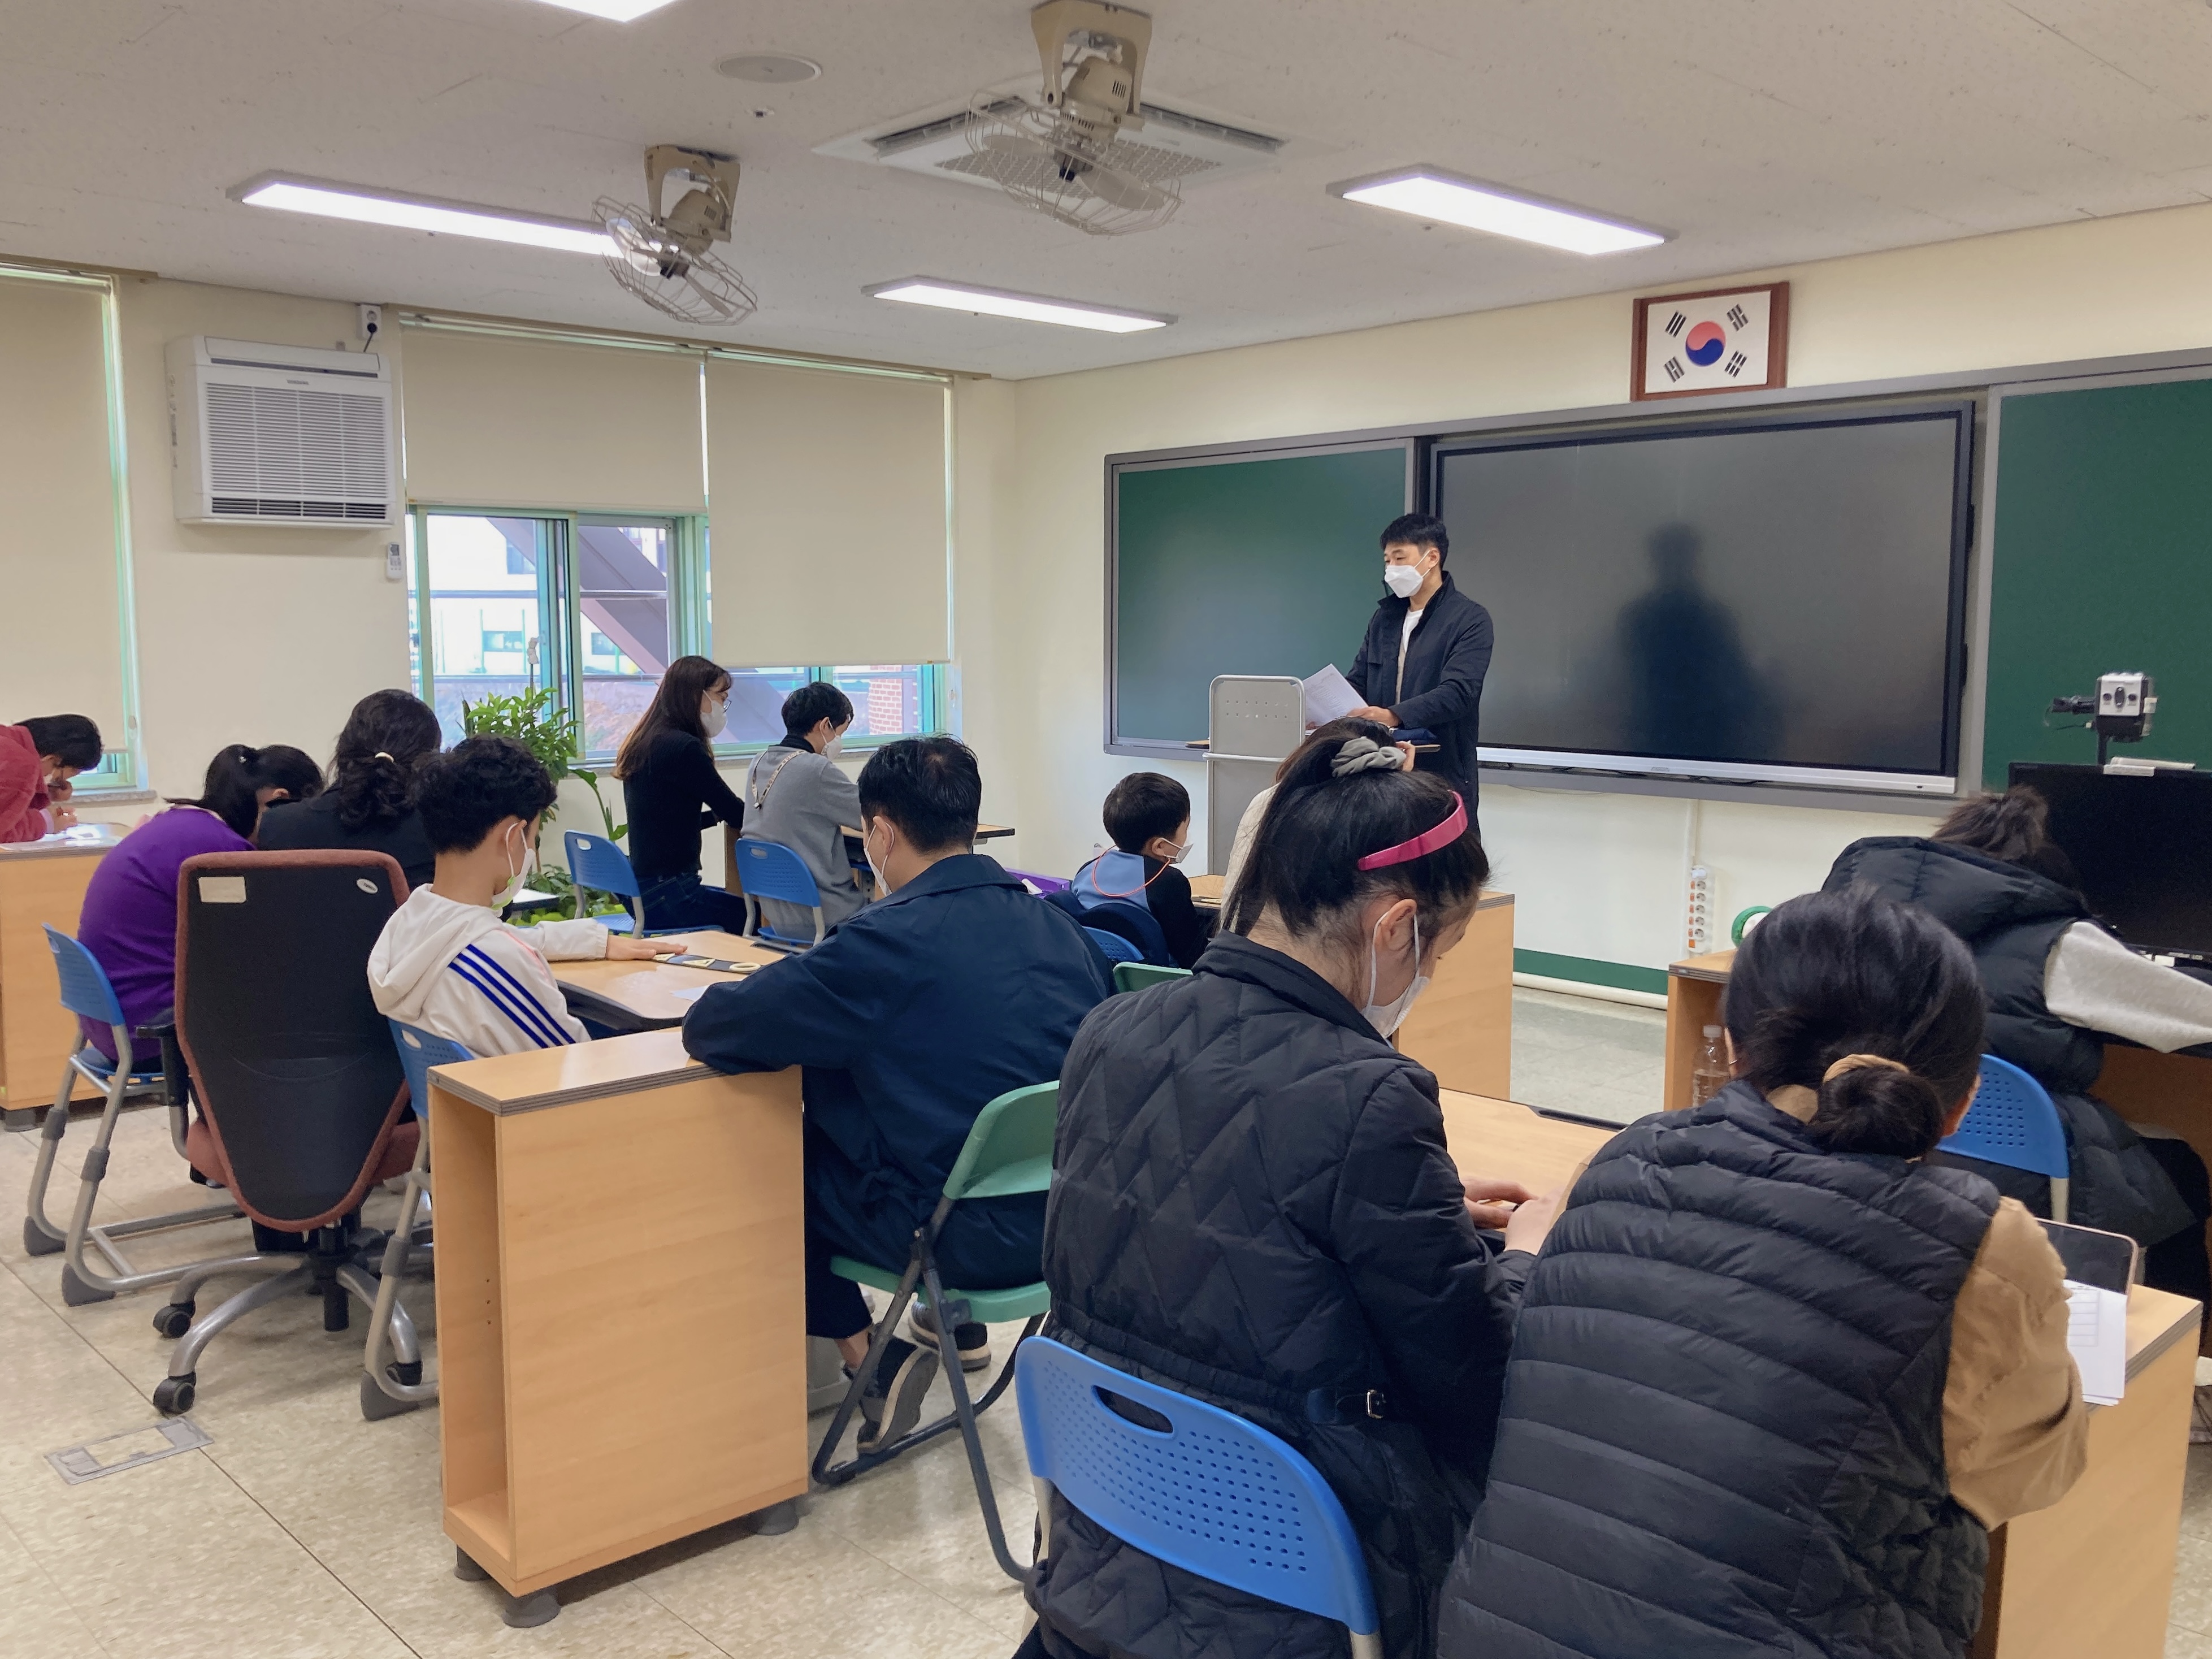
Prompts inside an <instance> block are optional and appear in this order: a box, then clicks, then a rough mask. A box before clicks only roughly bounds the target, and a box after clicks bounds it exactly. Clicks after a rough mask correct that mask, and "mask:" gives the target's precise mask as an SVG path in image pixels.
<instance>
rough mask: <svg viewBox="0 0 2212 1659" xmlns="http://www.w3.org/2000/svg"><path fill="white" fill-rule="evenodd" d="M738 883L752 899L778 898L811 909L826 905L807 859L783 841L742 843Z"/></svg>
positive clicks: (749, 839) (745, 840) (745, 839)
mask: <svg viewBox="0 0 2212 1659" xmlns="http://www.w3.org/2000/svg"><path fill="white" fill-rule="evenodd" d="M738 884H739V885H741V886H742V887H744V890H745V896H747V897H748V898H767V899H775V900H777V901H779V902H781V903H784V904H803V905H805V906H806V907H807V908H809V909H812V908H815V907H816V906H817V905H819V904H820V903H821V902H822V890H821V889H820V888H818V887H817V886H816V885H815V884H814V872H812V871H811V870H809V869H808V868H807V867H806V863H805V860H803V859H801V858H800V857H799V854H796V853H794V852H793V851H792V850H791V848H788V847H786V846H785V845H784V844H783V843H782V842H780V841H756V840H754V839H753V838H752V837H751V836H743V837H741V838H740V839H739V840H738Z"/></svg>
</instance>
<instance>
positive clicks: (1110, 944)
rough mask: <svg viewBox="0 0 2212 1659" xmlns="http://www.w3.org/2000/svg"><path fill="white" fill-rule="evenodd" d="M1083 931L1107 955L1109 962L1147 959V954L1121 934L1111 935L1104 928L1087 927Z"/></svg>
mask: <svg viewBox="0 0 2212 1659" xmlns="http://www.w3.org/2000/svg"><path fill="white" fill-rule="evenodd" d="M1083 931H1084V932H1085V933H1088V934H1089V935H1090V936H1091V943H1092V944H1093V945H1097V947H1098V948H1099V949H1100V950H1101V951H1104V952H1105V953H1106V960H1107V961H1109V962H1111V963H1124V962H1142V961H1144V959H1145V953H1144V952H1143V951H1139V949H1138V948H1137V947H1136V946H1135V945H1132V944H1131V943H1130V942H1129V941H1128V940H1127V939H1123V938H1122V937H1121V935H1120V934H1119V933H1108V932H1107V931H1106V930H1105V929H1104V928H1103V927H1086V928H1085V929H1084V930H1083Z"/></svg>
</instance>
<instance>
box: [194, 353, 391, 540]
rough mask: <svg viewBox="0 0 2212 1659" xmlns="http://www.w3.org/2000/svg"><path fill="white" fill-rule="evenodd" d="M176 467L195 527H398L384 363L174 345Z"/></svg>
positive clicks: (374, 358)
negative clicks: (209, 525)
mask: <svg viewBox="0 0 2212 1659" xmlns="http://www.w3.org/2000/svg"><path fill="white" fill-rule="evenodd" d="M168 364H169V459H170V464H171V470H172V476H173V479H174V482H175V485H176V495H177V517H178V518H179V520H182V521H183V522H185V523H186V524H283V525H332V526H346V525H358V526H363V527H367V526H373V525H389V524H392V523H395V522H397V520H398V507H399V480H398V468H397V466H396V465H395V459H396V456H395V451H396V449H397V446H396V445H395V444H394V443H393V441H392V370H391V367H390V366H389V365H388V364H387V363H386V362H385V360H384V358H383V356H382V355H381V354H380V353H376V352H367V351H318V350H315V349H313V348H311V347H307V346H277V345H261V344H257V343H254V342H252V341H250V340H221V339H216V338H214V337H210V336H208V335H204V334H196V335H192V336H191V337H188V338H185V339H181V340H172V341H170V342H169V349H168Z"/></svg>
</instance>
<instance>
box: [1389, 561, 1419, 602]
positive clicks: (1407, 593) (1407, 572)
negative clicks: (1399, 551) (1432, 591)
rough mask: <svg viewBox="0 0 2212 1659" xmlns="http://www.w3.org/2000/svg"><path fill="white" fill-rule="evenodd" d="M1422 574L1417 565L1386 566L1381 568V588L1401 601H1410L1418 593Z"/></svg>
mask: <svg viewBox="0 0 2212 1659" xmlns="http://www.w3.org/2000/svg"><path fill="white" fill-rule="evenodd" d="M1422 579H1423V573H1422V570H1421V568H1420V566H1419V565H1417V564H1386V565H1384V566H1383V586H1385V587H1387V588H1389V590H1390V591H1391V592H1393V593H1395V594H1396V595H1397V596H1398V597H1399V598H1400V599H1412V598H1413V595H1414V594H1415V593H1417V592H1419V591H1420V587H1421V581H1422Z"/></svg>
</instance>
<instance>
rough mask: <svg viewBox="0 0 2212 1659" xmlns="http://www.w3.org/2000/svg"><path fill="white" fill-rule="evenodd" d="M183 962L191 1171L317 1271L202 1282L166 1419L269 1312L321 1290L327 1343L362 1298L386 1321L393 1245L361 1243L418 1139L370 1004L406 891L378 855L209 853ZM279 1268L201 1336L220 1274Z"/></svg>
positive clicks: (158, 1322)
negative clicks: (201, 1365)
mask: <svg viewBox="0 0 2212 1659" xmlns="http://www.w3.org/2000/svg"><path fill="white" fill-rule="evenodd" d="M179 889H180V900H179V902H180V905H181V912H180V916H179V927H178V948H177V1036H178V1038H179V1042H181V1043H182V1045H183V1048H184V1051H185V1060H186V1062H187V1064H188V1065H189V1066H191V1077H192V1086H193V1092H194V1093H195V1095H196V1096H197V1098H198V1101H199V1105H200V1113H201V1115H200V1118H199V1121H197V1122H195V1123H194V1124H192V1126H191V1128H190V1130H189V1131H188V1132H187V1133H186V1135H185V1146H186V1148H187V1150H188V1152H190V1154H191V1160H192V1164H193V1165H194V1167H195V1168H197V1169H198V1170H200V1171H201V1172H202V1173H203V1174H204V1175H206V1176H208V1177H209V1178H210V1179H211V1180H216V1181H219V1182H222V1185H223V1186H225V1187H227V1188H229V1190H230V1193H231V1196H232V1197H233V1198H234V1199H235V1200H237V1202H238V1206H239V1207H240V1209H242V1210H244V1211H245V1212H246V1214H247V1215H248V1216H250V1217H251V1218H252V1219H253V1220H254V1221H255V1222H257V1223H258V1224H259V1225H262V1226H263V1227H266V1228H271V1229H274V1230H276V1231H281V1232H288V1233H303V1234H306V1235H307V1249H306V1252H305V1260H304V1261H303V1260H302V1259H301V1255H300V1254H298V1253H296V1252H285V1251H272V1252H269V1253H265V1254H261V1255H254V1256H250V1257H246V1258H243V1259H240V1260H237V1261H232V1262H227V1263H223V1264H221V1266H220V1267H213V1268H202V1269H195V1270H194V1271H192V1272H191V1273H186V1274H185V1276H184V1277H183V1278H182V1279H179V1281H178V1283H177V1286H176V1288H175V1289H174V1290H173V1291H171V1293H170V1301H169V1305H168V1306H167V1307H165V1308H163V1309H162V1310H161V1311H160V1312H159V1313H157V1314H155V1316H154V1328H155V1330H157V1331H159V1332H160V1333H161V1334H162V1335H164V1336H174V1337H179V1338H181V1339H182V1340H179V1342H178V1344H177V1348H176V1352H174V1353H173V1355H172V1356H171V1358H170V1361H169V1374H168V1376H166V1377H165V1378H163V1379H162V1381H161V1383H159V1384H158V1385H157V1386H156V1387H155V1390H154V1404H155V1407H156V1408H158V1409H159V1410H161V1412H163V1413H168V1414H171V1415H173V1414H174V1413H179V1412H183V1411H189V1410H190V1409H191V1404H192V1400H193V1396H194V1395H195V1393H196V1391H197V1383H198V1378H197V1364H198V1361H199V1356H200V1354H201V1352H203V1351H204V1349H205V1348H206V1346H207V1345H208V1344H209V1342H210V1341H211V1340H213V1339H214V1338H215V1337H216V1335H217V1334H220V1333H221V1332H222V1331H223V1330H224V1329H226V1328H228V1327H229V1326H230V1325H232V1324H233V1323H234V1322H236V1321H237V1320H238V1319H239V1318H240V1317H241V1316H243V1315H245V1314H246V1313H247V1312H249V1311H251V1310H252V1309H254V1308H257V1307H259V1306H261V1305H262V1304H264V1303H270V1302H275V1301H277V1300H279V1299H280V1298H283V1297H288V1296H297V1295H299V1294H300V1292H301V1291H316V1292H319V1293H320V1295H321V1297H322V1302H323V1328H324V1329H325V1330H326V1331H342V1330H344V1329H345V1328H346V1327H347V1324H348V1322H349V1315H348V1307H347V1303H348V1298H349V1297H350V1298H352V1299H353V1300H355V1301H357V1302H359V1303H361V1304H362V1306H364V1307H373V1306H374V1305H375V1304H376V1302H377V1299H378V1288H379V1287H378V1285H377V1283H376V1279H375V1276H374V1272H373V1270H372V1268H371V1266H370V1261H371V1259H372V1255H373V1252H374V1251H376V1250H380V1249H381V1248H382V1246H383V1244H384V1242H385V1241H384V1240H383V1239H382V1238H381V1237H375V1236H373V1235H372V1236H368V1237H363V1236H362V1235H361V1234H360V1232H359V1231H358V1229H359V1222H360V1209H361V1202H362V1197H363V1195H364V1194H366V1193H367V1192H368V1189H369V1188H371V1187H372V1186H374V1185H375V1184H376V1183H377V1182H382V1181H388V1180H390V1179H391V1178H392V1176H398V1175H404V1174H405V1173H406V1172H407V1171H408V1170H409V1169H410V1166H411V1165H412V1164H414V1162H415V1153H416V1147H417V1145H418V1142H419V1137H420V1135H421V1126H420V1125H419V1124H418V1123H416V1121H414V1120H412V1119H406V1120H404V1121H403V1116H402V1115H403V1113H404V1111H405V1109H406V1105H407V1087H406V1078H405V1074H404V1072H403V1070H402V1068H401V1066H400V1063H399V1056H398V1053H397V1052H396V1051H395V1050H394V1048H393V1047H392V1032H391V1030H390V1028H389V1026H387V1025H386V1023H385V1019H384V1017H383V1016H382V1015H381V1014H380V1013H379V1012H377V1010H376V1004H375V1002H374V1000H372V999H371V997H370V995H369V989H368V953H369V951H370V948H371V947H372V946H374V945H375V943H376V938H377V935H378V933H380V932H381V931H382V929H383V927H384V924H385V922H386V921H388V920H389V919H390V918H391V915H392V912H393V911H394V910H395V909H397V908H398V906H399V902H400V901H401V899H402V898H403V897H404V895H405V893H406V890H407V883H406V878H404V876H402V875H401V873H400V871H399V866H398V864H396V863H395V862H393V860H392V859H391V858H389V857H387V856H386V855H385V854H381V853H370V852H354V851H315V852H295V853H204V854H199V855H198V856H197V857H195V858H191V859H187V860H185V864H184V868H183V871H182V872H181V875H180V877H179ZM237 1267H248V1268H268V1269H279V1270H281V1271H274V1272H270V1273H268V1274H267V1276H265V1277H264V1278H263V1279H260V1280H259V1281H258V1282H257V1283H255V1284H253V1285H250V1286H248V1287H247V1288H246V1289H245V1290H243V1291H240V1292H238V1293H237V1294H236V1295H234V1296H233V1297H230V1298H229V1299H228V1301H226V1302H224V1303H223V1304H222V1305H221V1306H220V1307H218V1308H216V1309H215V1310H213V1311H212V1312H210V1313H208V1314H206V1315H204V1316H201V1317H200V1318H198V1319H197V1320H194V1319H193V1317H192V1316H193V1312H194V1302H195V1298H196V1297H197V1294H198V1292H199V1290H200V1287H201V1286H202V1285H204V1283H205V1282H206V1281H207V1280H208V1279H210V1278H212V1277H214V1276H215V1274H216V1273H217V1272H228V1271H231V1270H232V1269H234V1268H237ZM390 1317H391V1324H392V1349H393V1352H395V1353H396V1354H397V1356H398V1360H399V1363H401V1364H419V1363H420V1361H421V1358H422V1354H421V1352H420V1350H419V1349H418V1347H417V1346H416V1340H415V1328H414V1325H413V1323H412V1322H411V1321H410V1320H409V1318H408V1316H407V1310H405V1309H404V1307H401V1306H399V1305H398V1304H397V1303H396V1302H395V1303H394V1304H392V1308H391V1315H390Z"/></svg>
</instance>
